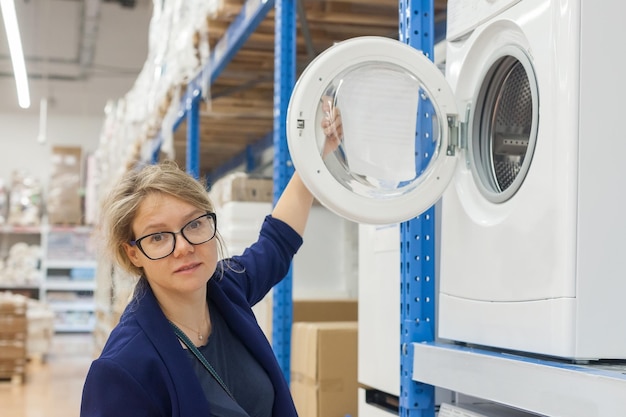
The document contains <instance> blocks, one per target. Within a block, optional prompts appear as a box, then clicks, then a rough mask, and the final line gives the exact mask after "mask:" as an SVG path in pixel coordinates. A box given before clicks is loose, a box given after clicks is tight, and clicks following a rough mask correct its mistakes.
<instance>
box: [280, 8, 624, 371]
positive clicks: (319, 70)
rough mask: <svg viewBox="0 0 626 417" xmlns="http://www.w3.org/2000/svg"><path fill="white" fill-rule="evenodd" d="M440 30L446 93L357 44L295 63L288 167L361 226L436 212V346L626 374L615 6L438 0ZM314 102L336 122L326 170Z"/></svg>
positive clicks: (398, 52)
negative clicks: (441, 0) (497, 351)
mask: <svg viewBox="0 0 626 417" xmlns="http://www.w3.org/2000/svg"><path fill="white" fill-rule="evenodd" d="M448 14H449V22H448V42H447V57H446V76H445V79H444V77H443V76H442V75H441V74H440V72H439V71H438V70H437V69H436V67H435V66H434V65H433V64H432V63H431V62H430V61H429V60H428V59H426V58H425V57H424V56H423V55H422V54H421V53H420V52H418V51H416V50H415V49H412V48H409V47H407V46H406V45H403V44H401V43H400V42H397V41H393V40H389V39H383V38H374V37H372V38H357V39H353V40H349V41H345V42H342V43H339V44H337V45H335V46H333V47H332V48H330V49H328V50H327V51H326V52H324V53H323V54H321V55H320V56H319V57H318V58H317V59H316V60H315V61H313V62H312V63H311V64H310V65H309V67H308V68H307V70H305V72H304V73H303V74H302V76H301V77H300V79H299V81H298V83H297V84H296V87H295V88H294V92H293V95H292V100H291V103H290V107H289V112H288V115H287V118H288V119H287V135H288V143H289V147H290V151H291V156H292V158H293V161H294V164H295V166H296V169H297V170H298V171H299V172H300V175H301V176H302V178H303V180H304V182H305V183H306V184H307V186H308V187H309V188H310V189H311V190H312V192H313V193H314V194H315V195H316V197H317V198H318V199H319V200H320V201H321V202H322V203H323V204H325V205H326V206H327V207H329V208H330V209H331V210H333V211H335V212H337V213H338V214H340V215H342V216H344V217H347V218H349V219H351V220H354V221H357V222H361V223H373V224H389V223H394V222H398V221H404V220H407V219H409V218H411V217H413V216H415V215H419V214H420V213H422V212H423V211H424V210H426V209H427V208H428V207H430V206H431V205H432V204H434V203H435V202H436V201H438V200H439V198H440V197H441V196H442V214H441V226H442V233H441V236H440V238H441V242H440V243H441V255H440V258H439V261H440V263H441V272H440V277H439V279H440V281H439V283H440V290H439V291H440V292H439V298H438V318H437V323H438V336H439V337H441V338H444V339H450V340H454V341H460V342H466V343H470V344H477V345H485V346H493V347H498V348H504V349H511V350H514V351H524V352H531V353H536V354H540V355H548V356H555V357H562V358H568V359H573V360H587V359H600V358H602V359H626V331H624V330H623V329H621V327H620V326H616V325H615V323H616V322H617V321H618V320H620V319H621V318H622V317H624V316H626V303H624V302H623V295H624V294H626V256H624V255H623V254H622V252H623V251H622V248H624V247H626V245H624V244H623V243H622V240H623V239H624V236H626V220H625V219H624V215H623V213H624V212H625V211H626V196H625V195H624V194H625V193H624V191H622V190H623V186H622V185H621V178H623V177H625V175H624V174H625V170H624V168H623V163H622V159H623V158H624V155H626V140H625V139H626V138H624V136H625V135H624V133H623V130H622V129H620V128H619V126H618V124H617V123H616V122H617V121H619V120H621V117H622V113H623V109H624V104H623V100H624V98H625V97H626V82H625V81H624V79H623V76H622V72H623V71H622V68H624V63H625V62H624V58H623V54H622V53H621V52H622V51H623V50H624V47H623V39H626V36H625V35H626V29H625V25H623V24H622V22H621V20H622V17H623V16H626V4H624V3H622V2H611V3H610V4H603V5H599V4H597V3H592V2H591V1H589V0H577V1H566V0H561V1H550V0H502V1H497V0H492V1H488V0H480V1H479V0H477V1H473V2H467V1H462V0H455V1H452V0H451V1H449V3H448ZM322 101H326V102H327V103H330V104H331V105H333V106H337V107H338V108H339V109H340V110H341V114H342V120H343V129H344V130H343V140H342V143H341V146H340V147H339V148H338V149H337V150H336V151H334V152H332V153H331V154H329V155H322V149H323V143H324V140H325V135H324V132H323V130H322V129H321V128H320V124H321V121H322V119H323V118H324V116H325V114H326V113H325V111H324V109H323V108H322V106H321V105H320V102H322ZM415 114H419V115H420V116H419V117H416V116H415ZM416 133H417V137H418V138H419V140H417V141H416V140H415V138H416ZM418 153H420V154H422V155H423V156H424V158H422V159H424V160H426V161H427V162H426V163H424V164H421V165H419V164H416V163H415V155H416V154H418Z"/></svg>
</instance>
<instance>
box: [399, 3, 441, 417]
mask: <svg viewBox="0 0 626 417" xmlns="http://www.w3.org/2000/svg"><path fill="white" fill-rule="evenodd" d="M433 13H434V6H433V0H400V2H399V39H400V40H401V41H403V42H405V43H407V44H409V45H411V46H413V47H414V48H416V49H419V50H421V51H423V52H424V54H425V55H427V56H428V57H429V58H430V59H431V60H432V59H433V49H434V45H433V36H434V19H433ZM430 108H432V107H431V106H430V103H429V102H428V101H425V100H423V99H420V102H419V106H418V111H419V114H418V117H417V120H418V122H417V128H416V136H415V141H416V144H415V145H416V146H415V149H416V158H417V160H416V164H417V168H418V170H419V171H422V170H423V169H424V168H425V167H426V165H427V163H428V157H429V155H432V146H430V143H431V142H432V141H431V140H430V139H429V138H430V135H431V134H432V132H431V130H432V127H431V126H429V125H428V121H429V120H430V119H429V115H430V113H431V112H430V111H429V109H430ZM400 256H401V260H400V262H401V265H400V274H401V277H400V280H401V284H400V285H401V288H400V309H401V311H400V332H401V335H400V404H399V415H400V416H402V417H434V415H435V387H433V386H431V385H427V384H423V383H419V382H416V381H413V378H412V373H413V343H414V342H430V341H433V340H434V339H435V210H434V208H433V207H431V208H430V209H428V210H427V211H426V212H424V213H423V214H421V215H420V216H418V217H416V218H414V219H411V220H409V221H406V222H403V223H402V224H401V225H400Z"/></svg>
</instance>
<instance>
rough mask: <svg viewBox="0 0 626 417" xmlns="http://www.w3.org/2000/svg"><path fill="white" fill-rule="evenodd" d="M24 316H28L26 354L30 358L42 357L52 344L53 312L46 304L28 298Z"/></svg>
mask: <svg viewBox="0 0 626 417" xmlns="http://www.w3.org/2000/svg"><path fill="white" fill-rule="evenodd" d="M26 316H27V318H28V334H27V337H26V352H27V356H28V358H31V359H43V358H44V357H45V355H47V354H48V353H49V351H50V347H51V345H52V336H53V335H54V312H53V311H52V309H51V308H50V307H49V306H48V305H47V304H44V303H41V302H39V301H37V300H32V299H31V300H28V309H27V312H26Z"/></svg>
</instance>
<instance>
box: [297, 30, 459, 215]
mask: <svg viewBox="0 0 626 417" xmlns="http://www.w3.org/2000/svg"><path fill="white" fill-rule="evenodd" d="M333 109H339V111H340V114H341V120H342V125H341V126H342V132H340V133H341V135H340V143H339V146H338V147H336V148H333V149H331V150H330V151H329V150H328V147H326V150H325V146H326V145H327V142H326V134H325V131H324V128H323V127H322V123H323V122H324V120H328V118H329V117H330V114H332V112H333ZM457 115H458V112H457V105H456V102H455V97H454V94H453V93H452V90H451V88H450V87H449V85H448V83H447V81H446V79H445V77H444V75H443V74H442V73H441V71H440V70H439V69H438V68H437V67H436V65H435V64H434V63H433V62H431V61H430V60H429V59H428V58H427V57H425V56H424V55H423V53H422V52H421V51H419V50H417V49H415V48H413V47H411V46H409V45H406V44H404V43H402V42H400V41H397V40H393V39H390V38H384V37H373V36H372V37H370V36H366V37H357V38H353V39H350V40H347V41H343V42H341V43H338V44H336V45H334V46H332V47H330V48H329V49H327V50H326V51H324V52H323V53H321V54H320V55H319V56H318V57H316V58H315V59H314V60H313V61H312V62H311V63H310V64H309V66H308V67H307V68H306V69H305V70H304V72H303V73H302V75H301V76H300V78H299V80H298V82H297V83H296V85H295V87H294V90H293V92H292V95H291V100H290V103H289V107H288V111H287V142H288V146H289V151H290V153H291V158H292V161H293V163H294V165H295V167H296V169H297V171H298V172H299V174H300V176H301V178H302V180H303V182H304V183H305V185H306V186H307V187H308V188H309V190H311V192H312V193H313V195H314V196H315V197H316V198H317V199H318V200H319V201H320V202H321V203H322V204H323V205H324V206H326V207H327V208H328V209H330V210H331V211H333V212H335V213H336V214H338V215H340V216H342V217H344V218H346V219H349V220H352V221H355V222H359V223H366V224H391V223H397V222H401V221H405V220H408V219H410V218H413V217H415V216H417V215H419V214H421V213H422V212H424V211H426V210H427V209H428V208H429V207H431V206H432V205H433V204H435V203H436V202H437V200H438V199H439V198H440V197H441V195H442V193H443V191H444V190H445V188H446V187H447V185H448V183H449V182H450V180H451V179H452V176H453V174H454V169H455V165H456V161H457V159H458V157H457V156H456V155H455V154H456V153H457V152H455V148H456V147H457V145H458V143H457V142H458V137H459V136H458V127H457ZM416 138H419V139H416ZM418 155H419V156H420V158H416V156H418Z"/></svg>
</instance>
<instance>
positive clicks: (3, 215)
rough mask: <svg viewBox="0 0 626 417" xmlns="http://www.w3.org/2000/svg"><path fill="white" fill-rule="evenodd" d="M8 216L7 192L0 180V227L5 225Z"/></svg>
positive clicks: (2, 180)
mask: <svg viewBox="0 0 626 417" xmlns="http://www.w3.org/2000/svg"><path fill="white" fill-rule="evenodd" d="M8 214H9V190H8V188H7V186H6V184H5V182H4V179H2V178H0V225H3V224H6V223H7V215H8Z"/></svg>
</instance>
